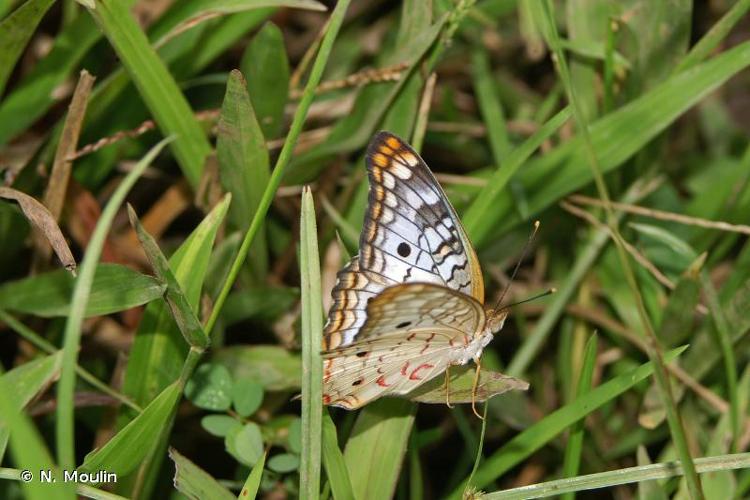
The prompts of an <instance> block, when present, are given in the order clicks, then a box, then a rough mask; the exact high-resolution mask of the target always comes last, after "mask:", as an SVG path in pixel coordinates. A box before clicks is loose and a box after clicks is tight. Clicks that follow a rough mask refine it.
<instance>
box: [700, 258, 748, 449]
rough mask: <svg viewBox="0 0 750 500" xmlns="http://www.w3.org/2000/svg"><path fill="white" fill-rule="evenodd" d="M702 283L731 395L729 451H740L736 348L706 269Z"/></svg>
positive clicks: (727, 387)
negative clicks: (730, 440) (733, 345)
mask: <svg viewBox="0 0 750 500" xmlns="http://www.w3.org/2000/svg"><path fill="white" fill-rule="evenodd" d="M701 284H702V285H703V292H704V294H705V296H706V302H708V308H709V309H710V311H711V319H712V321H713V324H714V327H715V329H716V338H717V341H718V344H719V350H720V351H721V356H722V361H723V362H724V376H725V377H726V384H727V386H726V391H727V394H728V395H729V420H730V429H731V435H732V443H731V446H730V448H729V451H731V452H736V451H738V447H739V439H740V435H741V433H742V428H741V420H740V417H741V415H740V402H739V397H740V394H739V391H738V390H737V360H736V358H735V355H734V348H733V347H732V333H731V330H730V327H729V322H728V321H727V317H726V315H725V314H724V310H723V309H722V307H721V304H720V303H719V297H718V295H717V293H716V289H715V288H714V285H713V283H712V282H711V279H710V278H709V276H708V273H707V272H706V271H703V272H702V273H701Z"/></svg>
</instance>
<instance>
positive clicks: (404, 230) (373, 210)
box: [359, 132, 484, 302]
mask: <svg viewBox="0 0 750 500" xmlns="http://www.w3.org/2000/svg"><path fill="white" fill-rule="evenodd" d="M367 171H368V175H369V179H370V197H369V205H368V210H367V215H366V216H365V224H364V227H363V229H362V235H361V237H360V242H359V246H360V265H361V268H362V269H364V270H370V271H374V272H378V273H380V274H382V275H384V276H386V277H388V278H390V279H393V280H394V281H395V282H397V283H404V282H426V283H437V284H442V285H445V286H448V287H450V288H453V289H455V290H459V291H461V292H463V293H466V294H468V295H471V296H473V297H474V298H475V299H477V300H478V301H480V302H482V301H483V300H484V284H483V281H482V276H481V270H480V268H479V263H478V261H477V258H476V255H475V253H474V250H473V249H472V247H471V244H470V243H469V240H468V238H467V237H466V233H465V232H464V229H463V227H462V226H461V223H460V221H459V219H458V217H457V216H456V213H455V211H454V210H453V207H452V206H451V205H450V202H449V201H448V198H447V197H446V196H445V193H444V192H443V190H442V188H441V187H440V185H439V184H438V182H437V181H436V180H435V177H434V176H433V175H432V173H431V172H430V170H429V168H427V165H426V164H425V163H424V161H423V160H422V159H421V158H420V157H419V155H418V154H417V153H416V152H415V151H414V150H413V149H411V147H409V146H408V145H407V144H405V143H404V142H403V141H401V140H400V139H398V138H397V137H395V136H394V135H392V134H389V133H387V132H380V133H379V134H378V135H376V136H375V138H374V139H373V140H372V142H371V143H370V146H369V148H368V151H367Z"/></svg>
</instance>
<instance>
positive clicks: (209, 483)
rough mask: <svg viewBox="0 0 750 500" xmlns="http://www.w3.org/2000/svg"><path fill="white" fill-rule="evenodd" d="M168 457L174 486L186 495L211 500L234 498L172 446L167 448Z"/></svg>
mask: <svg viewBox="0 0 750 500" xmlns="http://www.w3.org/2000/svg"><path fill="white" fill-rule="evenodd" d="M169 458H171V459H172V461H173V462H174V468H175V471H174V487H175V488H176V489H177V491H179V492H180V493H182V494H183V495H185V496H186V497H188V498H195V499H201V498H211V499H212V500H214V499H215V500H229V499H234V498H235V497H234V495H232V493H231V492H230V491H229V490H228V489H226V488H225V487H223V486H222V485H221V484H219V482H218V481H217V480H216V479H214V478H213V477H212V476H211V475H210V474H209V473H208V472H206V471H204V470H203V469H201V468H200V467H198V466H197V465H195V464H194V463H193V462H191V461H190V460H188V459H187V458H186V457H184V456H183V455H181V454H180V453H178V452H177V450H175V449H174V448H169Z"/></svg>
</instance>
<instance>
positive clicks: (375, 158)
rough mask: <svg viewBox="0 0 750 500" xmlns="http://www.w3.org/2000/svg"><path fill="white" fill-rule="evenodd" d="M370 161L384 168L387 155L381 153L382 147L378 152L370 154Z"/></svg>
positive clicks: (386, 162)
mask: <svg viewBox="0 0 750 500" xmlns="http://www.w3.org/2000/svg"><path fill="white" fill-rule="evenodd" d="M372 162H373V163H374V164H375V165H377V166H378V167H380V168H386V167H387V166H388V157H387V156H385V155H384V154H383V150H382V148H381V150H380V153H375V154H374V155H372Z"/></svg>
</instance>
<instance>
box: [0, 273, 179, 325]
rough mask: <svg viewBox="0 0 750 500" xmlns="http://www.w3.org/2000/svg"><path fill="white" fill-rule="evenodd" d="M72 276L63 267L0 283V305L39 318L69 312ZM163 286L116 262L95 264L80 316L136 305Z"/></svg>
mask: <svg viewBox="0 0 750 500" xmlns="http://www.w3.org/2000/svg"><path fill="white" fill-rule="evenodd" d="M74 286H75V278H73V277H72V276H71V275H70V273H69V272H67V271H65V270H64V269H58V270H56V271H51V272H48V273H44V274H38V275H36V276H31V277H29V278H25V279H22V280H19V281H11V282H9V283H5V284H3V285H2V286H0V308H3V309H7V310H9V311H16V312H22V313H26V314H32V315H34V316H40V317H43V318H52V317H62V316H67V315H68V314H69V313H70V298H71V296H72V295H73V288H74ZM164 290H165V286H164V285H163V284H161V283H159V281H158V280H155V279H154V278H152V277H151V276H147V275H145V274H141V273H139V272H137V271H134V270H133V269H130V268H129V267H125V266H123V265H120V264H99V265H97V267H96V271H95V274H94V282H93V284H92V286H91V295H90V296H89V300H88V302H87V304H86V311H85V313H84V316H85V317H87V318H89V317H92V316H102V315H105V314H111V313H114V312H118V311H124V310H126V309H130V308H132V307H137V306H140V305H143V304H146V303H148V302H151V301H152V300H155V299H157V298H159V297H161V296H162V295H163V294H164Z"/></svg>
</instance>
